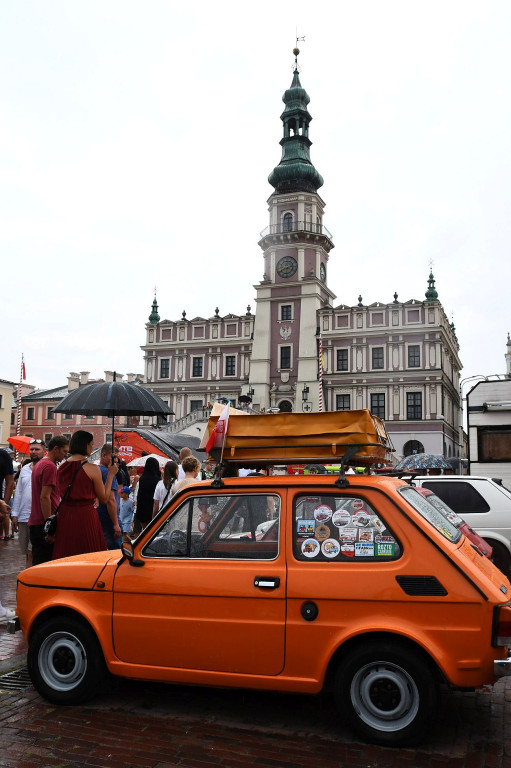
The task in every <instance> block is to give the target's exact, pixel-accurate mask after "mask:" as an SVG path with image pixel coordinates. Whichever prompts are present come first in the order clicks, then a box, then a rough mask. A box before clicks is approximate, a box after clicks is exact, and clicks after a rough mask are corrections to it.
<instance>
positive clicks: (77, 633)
mask: <svg viewBox="0 0 511 768" xmlns="http://www.w3.org/2000/svg"><path fill="white" fill-rule="evenodd" d="M27 664H28V670H29V673H30V677H31V679H32V683H33V684H34V687H35V688H36V690H37V691H38V692H39V693H40V694H41V696H43V697H44V698H45V699H47V700H48V701H51V702H53V703H55V704H79V703H81V702H83V701H86V700H87V699H89V698H91V697H92V695H93V694H94V693H95V691H96V689H97V688H98V686H99V684H100V682H101V680H102V679H103V678H104V676H105V662H104V659H103V653H102V651H101V647H100V645H99V643H98V640H97V638H96V636H95V634H94V632H93V631H92V629H91V628H90V627H89V626H88V625H87V624H86V623H85V622H84V621H82V620H81V619H79V618H75V617H72V616H65V617H62V618H59V617H58V616H55V617H53V618H51V619H48V621H46V622H45V623H44V624H42V625H41V626H40V627H38V628H37V629H36V630H35V632H34V634H33V636H32V637H31V638H30V642H29V649H28V654H27Z"/></svg>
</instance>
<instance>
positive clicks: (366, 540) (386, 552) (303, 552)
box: [293, 494, 401, 562]
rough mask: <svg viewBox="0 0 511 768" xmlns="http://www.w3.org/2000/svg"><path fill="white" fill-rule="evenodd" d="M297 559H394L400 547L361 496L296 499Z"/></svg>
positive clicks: (301, 497) (385, 525)
mask: <svg viewBox="0 0 511 768" xmlns="http://www.w3.org/2000/svg"><path fill="white" fill-rule="evenodd" d="M293 552H294V556H295V558H296V559H297V560H314V561H316V562H317V561H323V562H350V561H351V562H355V561H357V562H359V561H360V560H364V561H371V560H378V561H382V560H395V559H396V558H398V557H400V556H401V545H400V544H399V542H398V541H397V539H396V537H395V536H394V535H393V533H392V531H391V530H389V528H388V527H387V524H386V523H385V521H384V520H383V518H382V517H381V516H380V515H379V514H378V513H377V512H376V511H375V510H374V509H373V508H372V506H371V505H370V504H368V502H367V501H366V500H365V499H363V498H361V497H354V496H332V495H329V494H328V495H326V494H325V495H321V496H316V495H303V496H297V497H296V499H295V503H294V517H293Z"/></svg>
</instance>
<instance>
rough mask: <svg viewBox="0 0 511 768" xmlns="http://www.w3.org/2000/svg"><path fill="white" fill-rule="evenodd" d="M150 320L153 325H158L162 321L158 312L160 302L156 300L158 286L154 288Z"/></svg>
mask: <svg viewBox="0 0 511 768" xmlns="http://www.w3.org/2000/svg"><path fill="white" fill-rule="evenodd" d="M149 322H150V323H151V325H158V323H159V322H160V316H159V314H158V302H157V301H156V288H155V289H154V299H153V307H152V310H151V314H150V315H149Z"/></svg>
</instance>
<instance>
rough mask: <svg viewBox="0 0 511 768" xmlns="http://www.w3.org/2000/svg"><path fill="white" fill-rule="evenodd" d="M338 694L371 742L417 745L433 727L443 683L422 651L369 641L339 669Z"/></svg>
mask: <svg viewBox="0 0 511 768" xmlns="http://www.w3.org/2000/svg"><path fill="white" fill-rule="evenodd" d="M335 696H336V700H337V704H338V706H339V708H340V712H341V715H343V716H347V718H348V720H349V722H350V723H351V725H352V727H353V729H354V730H356V731H357V732H358V733H359V734H360V735H361V736H362V738H364V739H365V740H369V741H373V742H375V743H377V744H383V745H385V746H395V747H397V746H403V745H406V744H414V743H417V742H418V741H420V739H421V738H422V737H423V736H424V735H425V734H426V732H427V730H428V729H429V728H430V726H431V724H432V722H433V717H434V713H435V710H436V704H437V700H438V684H437V682H436V676H435V674H434V671H433V669H432V667H431V664H429V663H428V661H427V660H426V659H424V658H423V657H422V656H421V655H419V653H417V652H414V651H413V650H410V649H409V648H408V647H407V646H405V645H403V644H401V643H392V642H389V641H382V642H374V643H368V644H367V645H364V646H362V647H361V648H358V649H356V650H353V651H351V652H350V653H349V654H348V655H347V656H346V657H345V658H344V660H343V661H342V662H341V664H340V666H339V667H338V670H337V674H336V678H335Z"/></svg>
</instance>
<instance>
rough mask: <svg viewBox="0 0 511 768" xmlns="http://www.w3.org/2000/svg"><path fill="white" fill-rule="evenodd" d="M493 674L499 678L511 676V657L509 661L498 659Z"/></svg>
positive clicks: (508, 658) (494, 663)
mask: <svg viewBox="0 0 511 768" xmlns="http://www.w3.org/2000/svg"><path fill="white" fill-rule="evenodd" d="M493 672H494V674H495V675H496V676H497V677H505V676H506V675H511V656H508V657H507V659H496V661H494V662H493Z"/></svg>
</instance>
